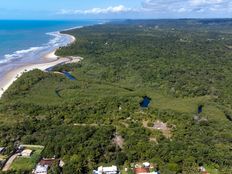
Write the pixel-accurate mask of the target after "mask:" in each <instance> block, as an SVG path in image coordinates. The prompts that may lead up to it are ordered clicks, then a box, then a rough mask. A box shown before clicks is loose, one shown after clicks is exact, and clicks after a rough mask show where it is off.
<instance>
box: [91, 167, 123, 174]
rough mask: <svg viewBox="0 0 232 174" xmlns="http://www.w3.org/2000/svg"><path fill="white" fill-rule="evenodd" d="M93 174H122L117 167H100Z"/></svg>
mask: <svg viewBox="0 0 232 174" xmlns="http://www.w3.org/2000/svg"><path fill="white" fill-rule="evenodd" d="M93 174H120V172H119V171H118V168H117V166H111V167H103V166H100V167H98V169H97V171H96V170H94V171H93Z"/></svg>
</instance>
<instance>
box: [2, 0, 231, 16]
mask: <svg viewBox="0 0 232 174" xmlns="http://www.w3.org/2000/svg"><path fill="white" fill-rule="evenodd" d="M125 18H126V19H140V18H142V19H143V18H145V19H146V18H149V19H160V18H232V0H1V3H0V19H125Z"/></svg>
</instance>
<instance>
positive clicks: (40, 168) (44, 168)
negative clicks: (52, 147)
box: [32, 164, 48, 174]
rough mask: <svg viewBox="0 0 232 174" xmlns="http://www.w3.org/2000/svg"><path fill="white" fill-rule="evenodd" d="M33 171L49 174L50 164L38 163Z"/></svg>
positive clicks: (34, 173)
mask: <svg viewBox="0 0 232 174" xmlns="http://www.w3.org/2000/svg"><path fill="white" fill-rule="evenodd" d="M32 173H33V174H47V173H48V165H40V164H38V165H37V166H36V168H35V170H34V171H33V172H32Z"/></svg>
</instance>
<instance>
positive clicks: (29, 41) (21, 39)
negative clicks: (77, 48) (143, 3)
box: [0, 20, 100, 64]
mask: <svg viewBox="0 0 232 174" xmlns="http://www.w3.org/2000/svg"><path fill="white" fill-rule="evenodd" d="M99 22H100V21H93V20H85V21H22V20H21V21H20V20H18V21H14V20H11V21H7V20H0V64H1V63H6V62H7V61H10V59H16V58H20V55H19V54H20V53H22V54H23V53H25V52H26V51H30V50H32V51H34V50H36V49H37V48H38V47H42V46H45V45H46V44H48V43H49V41H51V39H54V38H55V37H56V36H54V35H49V34H48V33H51V32H54V31H60V30H64V29H67V28H72V27H78V26H86V25H92V24H97V23H99ZM51 44H52V43H51ZM17 53H19V54H17ZM17 56H18V57H17Z"/></svg>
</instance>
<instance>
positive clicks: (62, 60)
mask: <svg viewBox="0 0 232 174" xmlns="http://www.w3.org/2000/svg"><path fill="white" fill-rule="evenodd" d="M60 35H64V36H68V37H70V42H69V43H68V45H69V44H72V43H74V42H75V41H76V38H75V37H74V36H72V35H68V34H61V33H60ZM55 52H56V49H55V50H53V51H52V52H49V53H48V54H45V55H44V56H43V57H42V61H43V63H39V64H38V63H35V64H33V63H30V64H25V65H22V66H19V67H17V68H15V69H13V70H10V71H9V72H7V73H6V74H5V75H4V76H3V77H2V78H1V80H0V98H1V97H2V95H3V93H4V92H5V91H6V90H7V89H8V88H9V87H10V86H11V85H12V84H13V83H14V81H16V80H17V79H18V78H19V77H20V76H21V75H22V74H23V73H25V72H28V71H32V70H34V69H39V70H42V71H46V70H47V69H49V68H51V67H54V66H56V65H59V64H66V63H74V62H79V61H80V60H81V58H80V57H58V56H56V55H55Z"/></svg>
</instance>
